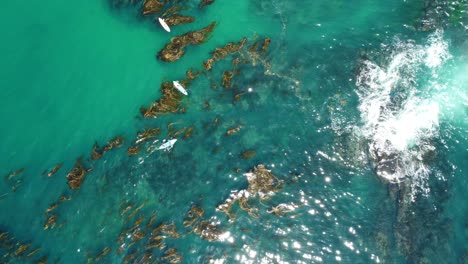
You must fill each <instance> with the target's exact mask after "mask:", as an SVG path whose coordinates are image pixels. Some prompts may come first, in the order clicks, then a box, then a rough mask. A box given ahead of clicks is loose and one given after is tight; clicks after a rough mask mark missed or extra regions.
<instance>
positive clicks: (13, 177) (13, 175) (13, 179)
mask: <svg viewBox="0 0 468 264" xmlns="http://www.w3.org/2000/svg"><path fill="white" fill-rule="evenodd" d="M23 172H24V168H21V169H19V170H17V171H12V172H10V173H8V174H7V175H6V176H5V181H6V182H7V184H8V185H9V186H10V188H11V190H12V191H13V192H16V190H17V189H18V188H19V186H20V185H21V184H22V183H23V179H22V177H21V175H22V174H23Z"/></svg>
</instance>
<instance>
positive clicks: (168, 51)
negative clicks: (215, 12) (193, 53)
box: [158, 22, 216, 62]
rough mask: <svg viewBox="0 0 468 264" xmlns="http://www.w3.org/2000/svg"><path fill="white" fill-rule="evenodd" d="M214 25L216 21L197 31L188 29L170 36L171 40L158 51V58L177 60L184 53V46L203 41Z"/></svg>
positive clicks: (168, 60)
mask: <svg viewBox="0 0 468 264" xmlns="http://www.w3.org/2000/svg"><path fill="white" fill-rule="evenodd" d="M215 25H216V22H212V23H211V24H209V25H208V26H206V27H204V28H202V29H200V30H198V31H190V32H187V33H185V34H184V35H181V36H177V37H174V38H172V39H171V42H169V43H168V44H166V46H164V48H163V49H162V50H161V51H159V53H158V58H159V59H160V60H162V61H166V62H174V61H177V60H178V59H180V58H181V57H182V56H183V55H184V54H185V51H184V49H185V47H186V46H188V45H199V44H202V43H204V42H205V41H206V39H207V38H208V37H209V35H210V33H211V32H212V31H213V29H214V27H215Z"/></svg>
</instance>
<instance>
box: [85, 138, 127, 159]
mask: <svg viewBox="0 0 468 264" xmlns="http://www.w3.org/2000/svg"><path fill="white" fill-rule="evenodd" d="M123 143H124V140H123V138H122V137H120V136H117V137H115V138H113V139H111V140H110V141H109V142H107V144H106V145H104V146H103V147H102V148H99V145H98V144H97V142H96V143H94V145H93V149H92V150H91V159H92V160H98V159H100V158H101V157H102V156H103V155H104V153H106V152H107V151H111V150H112V149H114V148H118V147H120V146H122V145H123Z"/></svg>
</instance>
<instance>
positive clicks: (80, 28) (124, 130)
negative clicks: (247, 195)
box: [0, 0, 468, 263]
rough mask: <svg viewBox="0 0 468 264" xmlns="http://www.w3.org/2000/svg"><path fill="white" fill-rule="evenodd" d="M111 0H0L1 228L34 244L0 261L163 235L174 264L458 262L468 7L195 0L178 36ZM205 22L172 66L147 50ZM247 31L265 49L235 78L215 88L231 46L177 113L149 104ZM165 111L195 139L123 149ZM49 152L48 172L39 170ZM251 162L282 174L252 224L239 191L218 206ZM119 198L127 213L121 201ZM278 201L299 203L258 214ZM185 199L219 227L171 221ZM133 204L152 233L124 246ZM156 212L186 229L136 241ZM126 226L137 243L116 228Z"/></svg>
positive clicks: (89, 250)
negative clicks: (178, 260)
mask: <svg viewBox="0 0 468 264" xmlns="http://www.w3.org/2000/svg"><path fill="white" fill-rule="evenodd" d="M111 2H112V1H107V0H105V1H104V0H100V1H80V2H77V3H74V5H73V6H71V5H69V4H68V3H65V2H63V1H48V2H47V3H45V2H44V1H37V0H33V1H29V2H28V4H27V5H26V4H24V3H21V2H11V1H9V2H7V3H3V7H2V9H0V19H1V22H2V23H1V24H2V25H3V26H2V27H0V34H1V35H2V36H3V38H2V39H3V41H1V42H0V50H1V52H2V55H3V60H2V63H0V93H1V97H0V98H2V104H0V113H2V114H1V116H0V123H1V124H4V127H3V129H2V130H1V131H2V132H1V138H2V148H1V149H0V164H1V167H2V170H1V173H2V175H8V174H9V173H10V172H11V171H15V170H18V169H20V168H23V167H24V168H25V171H24V172H23V173H22V174H20V175H18V176H16V177H13V180H7V178H8V177H7V176H6V177H5V181H3V182H2V184H0V208H1V209H2V214H1V216H0V229H1V231H2V232H5V231H6V232H8V233H9V237H14V241H15V243H16V242H20V243H31V245H32V246H31V249H29V250H28V251H27V252H28V253H29V252H31V251H32V250H33V249H34V248H38V247H41V249H40V251H39V252H38V253H36V254H35V255H34V256H32V257H30V258H27V257H25V256H18V255H15V253H14V252H13V253H11V254H10V255H8V254H6V253H7V252H9V251H11V249H8V248H7V247H6V246H5V244H1V243H0V252H1V254H0V255H1V256H2V261H1V262H7V263H8V262H11V263H29V262H34V261H37V260H39V259H40V258H42V257H44V256H47V258H48V260H49V262H55V261H57V262H59V263H85V262H88V261H90V260H93V261H94V262H97V263H99V262H104V263H120V262H124V259H125V258H126V257H128V256H131V255H132V254H133V253H136V254H135V256H136V259H141V258H142V257H143V255H144V253H145V252H149V253H151V255H152V261H155V262H157V261H158V260H159V259H160V258H161V257H162V256H163V255H164V252H165V251H166V250H167V249H168V248H175V249H176V250H177V251H178V252H179V253H180V254H181V255H182V257H183V262H184V263H212V262H213V263H223V262H225V263H236V262H242V263H298V262H302V263H320V262H324V263H334V262H343V263H371V262H376V263H380V262H383V263H447V262H448V263H463V262H466V256H467V251H466V246H467V237H466V216H467V212H468V207H467V205H466V203H465V196H466V195H465V193H466V191H468V182H467V179H466V174H467V171H468V167H467V165H466V163H465V162H464V161H465V160H466V158H467V150H466V146H467V143H468V142H467V138H466V135H467V133H466V132H467V129H468V126H467V116H466V114H467V110H466V105H467V97H466V91H467V86H466V83H467V77H466V74H465V73H466V72H467V71H468V63H467V55H468V54H467V52H466V51H467V50H468V43H467V42H466V39H467V38H466V37H467V31H466V29H467V28H466V27H467V18H466V11H467V8H466V2H465V1H460V2H446V1H442V2H441V1H439V3H437V4H436V3H433V2H431V1H412V2H411V3H409V2H405V1H387V2H386V3H385V4H383V3H375V2H374V1H369V0H360V1H353V3H347V2H346V3H345V2H342V1H309V0H306V1H286V0H269V1H267V0H260V1H248V0H242V1H220V0H218V1H215V3H214V4H212V5H210V6H207V7H205V8H204V9H199V8H198V7H197V3H198V1H178V2H180V3H181V4H182V5H184V6H185V7H187V9H186V10H183V11H181V13H182V14H186V15H193V16H195V17H196V21H195V22H194V23H192V24H188V25H181V26H175V27H173V30H172V32H171V33H166V32H164V31H163V30H162V29H161V28H160V27H159V25H157V24H156V23H154V22H152V21H151V18H143V17H141V16H140V15H139V13H138V10H139V8H140V5H141V3H137V4H135V5H131V4H122V5H119V6H117V5H114V4H112V3H111ZM115 2H117V1H115ZM136 2H138V1H136ZM212 21H216V22H217V26H216V28H215V30H214V32H213V34H212V36H211V37H210V38H209V40H208V41H207V42H206V43H204V44H202V45H198V46H190V47H188V48H187V49H186V54H185V56H183V57H182V58H181V59H180V60H179V61H177V62H174V63H164V62H161V61H159V60H157V59H156V53H157V52H158V51H159V50H160V49H161V48H162V47H163V46H164V45H165V43H167V42H168V41H169V40H170V38H171V37H173V36H176V35H181V34H183V33H185V32H187V31H189V30H198V29H200V28H202V27H204V26H206V25H208V24H209V23H210V22H212ZM243 37H247V38H248V39H249V42H248V43H253V42H254V41H255V40H256V39H262V38H265V37H268V38H270V39H271V45H270V47H269V49H268V51H267V53H266V54H265V55H264V56H262V57H261V59H260V60H257V61H256V63H254V65H252V64H245V65H244V64H241V65H240V66H239V69H240V70H241V71H240V74H238V75H236V76H235V77H234V78H233V81H232V87H231V88H230V89H224V88H223V87H221V80H222V78H221V76H222V73H223V71H225V70H230V69H232V66H231V61H230V59H231V57H230V56H228V58H227V59H226V60H225V61H221V62H218V63H216V64H215V66H214V69H213V70H212V71H210V72H207V73H205V74H202V75H201V77H199V78H197V79H196V80H195V81H193V82H192V84H191V86H190V88H189V96H187V97H185V98H184V99H183V100H184V101H183V102H184V103H185V104H186V105H188V106H189V107H188V108H187V111H186V112H185V113H176V114H169V115H164V116H161V117H158V118H157V119H143V118H142V117H141V114H140V113H139V108H140V107H141V106H145V107H147V106H148V105H149V104H150V103H151V102H152V101H154V100H156V99H158V98H159V97H160V96H161V92H160V90H159V86H160V84H161V82H163V81H171V80H176V79H181V78H184V77H185V71H186V70H187V69H189V68H191V67H195V68H197V69H199V70H202V62H203V61H204V60H206V59H208V58H209V57H210V54H211V52H212V51H213V50H214V49H215V48H216V47H220V46H224V45H225V44H226V43H227V42H229V41H239V40H240V39H241V38H243ZM245 54H247V55H248V54H250V53H245ZM248 56H251V54H250V55H248ZM249 59H251V60H252V57H249ZM213 83H214V84H216V86H217V88H216V89H213V88H212V87H211V84H213ZM239 93H243V95H242V96H241V98H240V99H239V100H238V101H236V100H235V97H234V96H235V95H236V94H239ZM205 102H208V103H209V104H210V106H211V109H209V110H207V109H205V108H204V103H205ZM215 120H218V121H215ZM174 122H175V124H173V125H172V127H173V128H175V129H178V130H179V129H182V128H184V127H189V126H192V125H193V126H194V127H195V129H194V133H193V136H192V137H191V138H189V139H186V140H184V139H182V138H181V137H179V140H178V141H177V143H176V144H175V145H174V148H173V149H172V150H171V151H169V152H164V151H146V147H148V146H149V145H151V144H152V143H151V142H148V143H147V144H146V145H145V147H144V148H143V149H142V150H141V152H140V154H139V155H138V156H128V155H127V153H126V149H127V148H128V147H129V146H130V142H131V141H132V140H133V139H134V138H135V135H136V133H137V131H141V130H142V128H144V127H160V128H161V129H162V132H161V134H160V135H159V137H158V138H157V139H158V141H157V142H155V143H154V144H155V145H157V146H159V144H161V141H162V140H163V139H164V138H165V137H166V135H167V133H168V127H167V126H168V124H169V123H174ZM239 125H240V126H241V127H242V128H241V129H240V131H239V132H238V133H236V134H234V135H232V136H229V137H228V136H226V135H225V134H226V131H227V130H228V129H230V128H233V127H236V126H239ZM117 135H122V136H123V137H124V139H125V144H124V147H121V148H118V149H116V150H112V151H109V152H107V153H105V154H104V156H103V157H102V158H101V159H100V160H98V161H95V162H93V161H90V160H87V159H88V157H89V154H90V152H91V149H92V146H93V144H94V143H95V142H98V143H99V144H100V145H101V146H102V145H104V144H105V143H106V142H107V141H108V140H110V139H111V138H113V137H114V136H117ZM252 150H254V151H255V152H256V154H255V155H254V156H253V157H252V158H250V159H242V158H241V154H242V153H244V152H245V151H252ZM80 156H83V157H84V159H85V167H90V166H93V167H94V170H93V171H92V172H90V173H89V174H87V175H86V178H85V181H84V183H83V185H82V186H81V188H80V189H79V190H70V188H69V187H68V186H67V180H66V177H65V175H66V174H67V173H68V172H69V171H70V170H71V168H72V167H73V164H74V162H75V160H76V159H77V158H78V157H80ZM61 162H63V163H64V165H63V167H62V168H61V169H60V170H59V171H58V173H57V174H56V175H54V176H53V177H50V178H49V177H46V176H44V175H42V173H43V171H44V170H50V169H51V168H52V167H53V166H55V165H56V164H58V163H61ZM258 164H265V165H266V167H267V168H268V169H270V170H271V171H272V173H273V174H275V175H276V176H277V177H278V178H279V179H281V180H282V181H283V188H282V189H281V190H280V191H278V192H277V193H275V194H274V195H273V196H272V198H271V199H270V200H268V201H259V200H258V199H251V200H249V204H250V206H253V207H256V208H258V216H259V218H258V219H256V218H253V217H251V216H250V215H249V214H247V213H246V212H245V211H243V210H241V209H240V208H239V206H237V205H236V206H234V207H233V209H232V211H233V212H235V213H237V218H236V219H235V221H229V218H228V217H226V215H225V214H223V213H222V212H219V211H216V210H215V209H216V207H217V206H218V205H219V204H221V203H223V202H224V201H226V199H227V198H228V197H229V195H230V192H231V191H232V190H242V189H246V188H247V186H248V182H247V178H246V177H245V176H244V175H243V173H245V172H248V171H249V170H251V169H253V168H254V166H256V165H258ZM16 184H19V185H18V186H17V189H15V191H12V187H14V186H15V188H16ZM61 195H65V196H70V197H71V200H70V201H63V202H61V203H60V205H59V206H58V207H57V208H56V209H55V210H54V211H53V213H54V214H56V215H57V216H58V218H57V225H56V226H55V228H53V229H51V230H44V223H45V221H46V214H44V212H45V211H46V209H47V208H48V207H49V206H51V205H52V204H53V203H56V202H57V201H58V197H59V196H61ZM126 203H133V204H134V206H133V207H132V209H131V210H130V212H135V215H134V216H133V217H129V215H130V212H127V213H124V214H122V212H121V210H122V207H123V208H125V206H126ZM123 204H125V205H123ZM279 204H288V205H291V206H293V208H294V210H293V211H292V212H289V213H285V214H284V215H282V216H277V215H275V214H271V213H268V211H269V210H271V209H272V208H273V207H275V206H277V205H279ZM139 205H143V206H142V208H141V209H140V210H139V211H134V210H135V208H137V207H138V206H139ZM192 205H197V206H200V207H202V208H204V210H205V215H204V216H203V218H204V219H207V220H210V221H212V222H216V223H217V228H218V229H219V230H221V231H222V232H223V235H222V236H221V237H220V238H219V240H217V241H211V242H210V241H207V240H203V239H202V238H200V236H199V235H196V234H194V233H190V232H189V231H190V228H185V227H184V226H183V221H184V216H185V215H186V213H187V212H188V210H189V209H190V208H191V207H192ZM153 213H155V214H156V216H157V218H156V222H155V224H154V225H153V226H152V227H151V229H145V228H144V226H145V225H146V224H147V222H148V221H149V219H150V217H151V215H152V214H153ZM122 215H123V216H122ZM130 216H131V215H130ZM142 216H143V217H145V219H144V221H143V223H142V224H141V230H142V231H143V232H144V233H145V234H146V235H147V236H146V237H145V238H144V239H142V240H141V241H138V242H136V243H135V244H134V245H132V241H131V240H132V239H131V234H130V233H131V232H130V231H127V232H124V231H125V230H128V229H130V228H131V227H132V225H133V223H134V222H135V220H136V219H139V218H140V217H142ZM127 217H128V218H129V219H128V220H127ZM162 222H165V223H174V224H175V225H176V228H177V230H178V232H179V233H180V234H181V236H180V238H170V237H165V238H164V241H165V243H166V245H167V247H166V249H164V250H162V251H161V250H158V249H152V250H146V243H147V237H148V236H149V235H148V234H149V233H150V232H151V230H152V228H154V226H156V225H157V224H160V223H162ZM120 234H123V236H124V237H126V236H127V235H128V236H129V237H128V238H125V239H124V240H123V242H122V241H120V242H118V239H119V235H120ZM106 247H109V248H111V251H110V253H109V254H108V255H107V256H105V257H103V258H100V259H98V260H96V259H95V257H96V256H97V255H98V254H99V253H100V252H101V251H102V250H103V249H104V248H106ZM14 250H16V248H15V249H14ZM14 250H13V251H14ZM128 258H129V257H128ZM166 261H167V260H166Z"/></svg>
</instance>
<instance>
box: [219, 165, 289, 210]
mask: <svg viewBox="0 0 468 264" xmlns="http://www.w3.org/2000/svg"><path fill="white" fill-rule="evenodd" d="M244 176H245V177H246V178H247V181H248V187H247V189H246V190H240V191H232V192H231V194H230V195H229V198H227V199H226V201H225V202H224V203H222V204H220V205H218V207H217V208H216V210H217V211H221V212H224V213H225V214H226V215H227V216H228V217H229V218H230V219H234V218H235V217H236V215H235V214H233V213H231V208H232V206H233V205H234V204H235V203H236V202H238V204H239V207H240V209H242V210H243V211H246V212H247V213H248V214H249V215H250V216H252V217H254V218H258V217H259V215H258V208H255V207H253V206H251V205H250V204H249V201H251V200H253V199H256V198H257V197H258V198H259V199H260V201H265V200H268V199H269V198H270V197H271V196H272V195H274V194H275V193H276V192H278V191H280V190H281V189H282V185H283V181H281V180H279V179H278V178H277V177H276V176H275V175H274V174H273V173H271V171H270V170H267V169H266V168H265V166H264V165H262V164H260V165H258V166H256V167H254V169H253V170H251V171H249V172H247V173H244Z"/></svg>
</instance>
